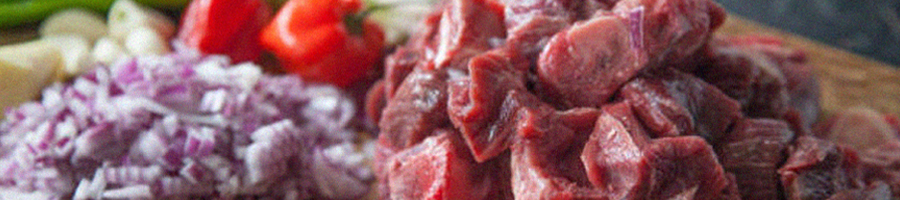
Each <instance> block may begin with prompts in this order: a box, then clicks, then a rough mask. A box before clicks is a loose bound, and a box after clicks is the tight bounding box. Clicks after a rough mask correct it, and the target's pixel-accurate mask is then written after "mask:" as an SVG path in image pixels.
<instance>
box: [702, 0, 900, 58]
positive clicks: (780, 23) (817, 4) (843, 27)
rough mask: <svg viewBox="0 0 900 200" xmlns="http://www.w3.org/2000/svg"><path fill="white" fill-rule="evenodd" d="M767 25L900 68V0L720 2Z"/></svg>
mask: <svg viewBox="0 0 900 200" xmlns="http://www.w3.org/2000/svg"><path fill="white" fill-rule="evenodd" d="M717 1H719V2H720V3H721V4H722V6H724V7H725V8H726V9H727V10H728V11H730V12H731V13H734V14H738V15H741V16H744V17H746V18H749V19H752V20H755V21H757V22H761V23H763V24H766V25H769V26H773V27H776V28H780V29H782V30H785V31H789V32H793V33H796V34H800V35H803V36H806V37H808V38H812V39H814V40H818V41H821V42H823V43H826V44H830V45H832V46H837V47H840V48H843V49H846V50H850V51H853V52H856V53H858V54H862V55H865V56H867V57H870V58H874V59H877V60H881V61H884V62H887V63H889V64H891V65H894V66H900V0H717Z"/></svg>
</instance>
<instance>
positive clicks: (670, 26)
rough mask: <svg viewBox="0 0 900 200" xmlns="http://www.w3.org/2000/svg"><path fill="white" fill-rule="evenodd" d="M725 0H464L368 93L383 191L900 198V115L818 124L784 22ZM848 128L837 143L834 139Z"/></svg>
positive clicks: (422, 195)
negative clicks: (761, 31) (754, 15)
mask: <svg viewBox="0 0 900 200" xmlns="http://www.w3.org/2000/svg"><path fill="white" fill-rule="evenodd" d="M724 21H725V12H724V10H722V8H720V7H719V6H718V5H717V4H716V3H714V2H713V1H712V0H619V1H616V0H583V1H578V0H525V1H522V0H499V1H491V0H450V1H445V2H443V3H442V4H441V5H440V6H439V9H438V11H437V12H435V13H433V14H431V15H429V16H428V17H427V18H426V19H425V20H424V21H423V24H422V28H421V30H420V32H418V33H417V34H416V35H415V36H413V37H412V38H411V40H410V41H409V42H408V43H407V44H406V45H405V46H402V47H400V48H398V49H397V51H396V52H395V53H394V54H392V55H391V56H389V58H388V60H387V62H386V71H385V73H386V74H385V77H384V79H383V80H382V81H381V82H379V83H378V84H377V86H376V87H375V88H374V89H373V90H372V91H370V93H369V98H368V101H367V105H366V106H367V109H368V112H369V115H370V117H372V118H375V119H377V121H378V123H379V127H380V130H381V135H380V136H379V138H378V147H377V150H376V158H375V159H374V160H375V161H376V163H375V165H376V166H375V171H376V176H377V177H378V179H379V184H378V186H377V187H378V188H376V190H377V191H378V192H379V194H380V198H382V199H891V198H897V197H900V196H898V194H900V141H898V139H897V137H898V136H897V135H898V133H897V131H898V130H900V129H898V128H897V126H896V124H897V123H896V122H897V121H896V118H891V117H885V116H883V115H880V114H878V113H875V112H873V111H870V110H865V109H855V110H850V111H848V112H847V114H843V115H840V116H839V117H836V118H835V119H832V120H826V121H825V123H823V124H821V125H817V126H816V127H818V128H816V129H813V128H811V127H813V124H812V123H814V122H815V121H817V116H818V114H819V113H818V109H819V106H818V85H817V83H816V79H815V77H814V75H813V73H812V67H810V66H808V65H806V64H805V57H804V54H803V53H802V52H799V51H794V50H790V49H787V48H786V47H784V46H783V45H782V43H781V42H780V41H779V40H777V39H772V38H765V37H741V38H727V37H718V36H713V32H714V31H715V30H716V29H717V28H718V27H719V26H720V25H721V24H722V23H723V22H724ZM835 141H836V142H835Z"/></svg>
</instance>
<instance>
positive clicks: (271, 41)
mask: <svg viewBox="0 0 900 200" xmlns="http://www.w3.org/2000/svg"><path fill="white" fill-rule="evenodd" d="M361 9H362V3H361V2H360V1H358V0H291V1H288V2H287V3H286V4H285V5H284V6H283V7H282V8H281V10H280V11H278V14H276V16H275V19H274V20H272V22H271V23H270V24H269V25H268V26H266V27H265V28H264V29H263V32H262V34H261V35H260V41H261V43H262V45H263V47H264V48H266V49H267V50H269V51H271V52H272V53H273V54H275V56H276V57H278V59H279V60H280V61H281V65H282V66H283V67H284V68H285V69H286V71H288V72H290V73H294V74H297V75H300V76H301V77H303V78H305V79H307V80H312V81H320V82H328V83H332V84H335V85H338V86H341V87H347V86H349V85H350V84H352V83H354V82H356V81H357V80H359V79H360V78H363V77H364V76H365V74H366V73H367V72H368V71H369V70H371V69H372V67H373V65H374V64H375V63H376V62H378V60H379V58H380V57H381V50H382V49H381V48H382V46H383V45H384V33H383V31H382V30H381V28H380V27H379V26H378V25H376V24H375V23H374V22H372V21H370V20H368V19H366V18H365V17H366V15H367V12H364V11H361Z"/></svg>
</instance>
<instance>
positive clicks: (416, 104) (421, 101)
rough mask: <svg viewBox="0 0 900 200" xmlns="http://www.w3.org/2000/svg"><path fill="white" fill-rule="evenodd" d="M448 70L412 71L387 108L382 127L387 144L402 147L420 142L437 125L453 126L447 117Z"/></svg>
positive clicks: (383, 114) (397, 148) (381, 122)
mask: <svg viewBox="0 0 900 200" xmlns="http://www.w3.org/2000/svg"><path fill="white" fill-rule="evenodd" d="M447 78H448V75H447V73H446V72H442V71H436V70H421V69H417V70H415V71H413V73H412V74H410V75H409V77H407V78H406V80H405V81H404V82H403V84H402V85H400V88H398V89H397V94H396V95H394V97H393V98H391V101H389V102H388V104H387V107H385V109H384V111H383V113H382V116H381V120H380V123H379V127H380V129H381V135H379V138H381V139H382V140H384V144H385V145H387V146H388V147H389V148H391V149H393V150H401V149H404V148H406V147H410V146H413V145H416V144H417V143H419V141H422V140H423V139H425V137H428V136H430V134H431V133H432V132H434V130H435V129H437V128H442V127H446V126H449V125H450V119H448V117H447V114H446V113H447V88H446V87H447V83H446V80H447Z"/></svg>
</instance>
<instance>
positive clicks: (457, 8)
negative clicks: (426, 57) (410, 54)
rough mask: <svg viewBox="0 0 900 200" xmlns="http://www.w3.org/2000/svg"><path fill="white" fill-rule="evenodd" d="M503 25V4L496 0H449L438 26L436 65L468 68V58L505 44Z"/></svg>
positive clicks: (439, 67)
mask: <svg viewBox="0 0 900 200" xmlns="http://www.w3.org/2000/svg"><path fill="white" fill-rule="evenodd" d="M503 27H504V26H503V13H502V7H501V5H498V4H496V3H494V2H493V1H487V0H452V1H450V2H448V3H447V6H446V7H445V8H444V13H443V17H442V18H441V21H440V27H439V28H438V33H437V34H438V37H437V39H438V46H437V51H436V52H435V57H434V64H435V67H436V68H438V69H441V68H445V67H458V68H460V69H465V67H466V63H467V60H468V59H469V58H471V57H473V56H475V55H478V54H480V53H481V52H485V51H487V50H489V49H492V48H495V47H498V46H500V45H501V44H503V42H502V41H503V40H504V39H505V38H506V29H504V28H503Z"/></svg>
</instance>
